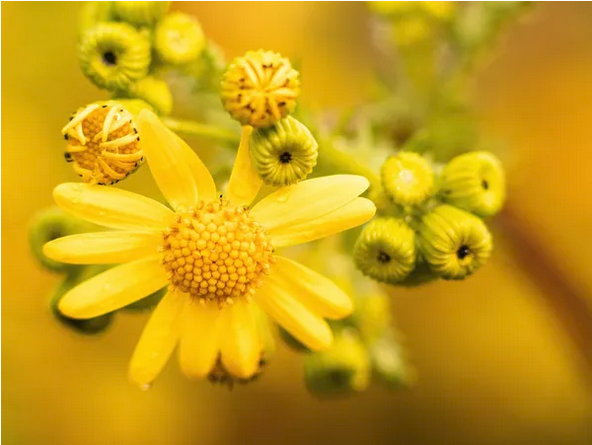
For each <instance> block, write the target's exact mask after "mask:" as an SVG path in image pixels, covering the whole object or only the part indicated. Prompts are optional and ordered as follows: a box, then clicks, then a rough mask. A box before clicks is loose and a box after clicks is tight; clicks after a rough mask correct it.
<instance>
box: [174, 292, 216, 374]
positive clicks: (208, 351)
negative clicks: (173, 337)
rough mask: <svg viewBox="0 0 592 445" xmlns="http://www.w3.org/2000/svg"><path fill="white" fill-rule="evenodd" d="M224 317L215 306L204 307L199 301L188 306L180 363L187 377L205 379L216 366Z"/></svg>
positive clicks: (189, 303)
mask: <svg viewBox="0 0 592 445" xmlns="http://www.w3.org/2000/svg"><path fill="white" fill-rule="evenodd" d="M220 313H221V311H220V309H218V306H217V305H215V304H213V303H212V304H206V305H205V306H201V305H199V304H198V303H197V302H196V301H189V302H188V304H187V306H186V309H185V314H184V317H183V318H184V323H183V332H182V334H181V344H180V347H179V362H180V364H181V369H182V370H183V373H184V374H185V375H186V376H187V377H190V378H203V377H205V376H206V375H208V374H209V372H210V371H211V370H212V368H213V366H214V365H215V363H216V359H217V357H218V350H219V346H218V324H219V319H220Z"/></svg>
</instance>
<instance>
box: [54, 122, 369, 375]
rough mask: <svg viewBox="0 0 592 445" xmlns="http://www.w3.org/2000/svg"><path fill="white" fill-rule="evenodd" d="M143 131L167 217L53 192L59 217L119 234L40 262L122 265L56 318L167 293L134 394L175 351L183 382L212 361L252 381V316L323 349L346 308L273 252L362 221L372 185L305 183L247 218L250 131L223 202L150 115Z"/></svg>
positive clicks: (70, 297) (87, 190)
mask: <svg viewBox="0 0 592 445" xmlns="http://www.w3.org/2000/svg"><path fill="white" fill-rule="evenodd" d="M138 125H139V131H140V134H141V137H142V144H143V149H144V153H145V155H146V158H147V161H148V165H149V167H150V169H151V171H152V174H153V176H154V178H155V180H156V182H157V184H158V186H159V188H160V190H161V191H162V193H163V195H164V196H165V197H166V199H167V200H168V202H169V204H170V205H171V207H172V209H173V210H171V209H169V208H168V207H166V206H164V205H162V204H160V203H158V202H156V201H153V200H151V199H149V198H146V197H144V196H141V195H138V194H135V193H131V192H127V191H124V190H119V189H114V188H110V187H98V186H94V185H90V184H74V183H67V184H62V185H59V186H58V187H57V188H56V189H55V191H54V198H55V200H56V203H57V204H58V205H59V206H60V207H62V208H64V209H66V210H68V211H70V212H72V213H74V214H76V215H78V216H80V217H82V218H84V219H86V220H89V221H92V222H95V223H97V224H100V225H103V226H106V227H109V228H112V229H116V231H106V232H100V233H88V234H82V235H75V236H71V237H65V238H60V239H58V240H54V241H52V242H50V243H48V244H47V245H46V246H45V249H44V253H45V254H46V255H48V256H49V257H51V258H53V259H55V260H58V261H62V262H69V263H77V264H88V263H92V264H96V263H105V264H113V263H125V264H122V265H120V266H116V267H113V268H112V269H110V270H108V271H107V272H104V273H102V274H100V275H97V276H96V277H94V278H92V279H90V280H88V281H86V282H84V283H82V284H80V285H79V286H77V287H75V288H73V289H72V290H71V291H69V292H68V293H67V294H66V295H64V297H63V298H62V300H61V301H60V306H59V308H60V310H61V311H62V312H63V313H64V314H65V315H67V316H69V317H72V318H90V317H96V316H97V315H100V314H104V313H107V312H110V311H113V310H116V309H119V308H121V307H124V306H126V305H128V304H130V303H132V302H134V301H137V300H139V299H140V298H142V297H145V296H146V295H148V294H150V293H151V292H154V291H156V290H158V289H160V288H162V287H163V286H166V285H169V291H168V293H167V294H166V295H165V296H164V298H163V299H162V300H161V302H160V303H159V305H158V306H157V308H156V309H155V311H154V313H153V314H152V316H151V318H150V320H149V322H148V324H147V326H146V328H145V330H144V333H143V334H142V337H141V339H140V341H139V343H138V346H137V348H136V351H135V352H134V355H133V357H132V361H131V365H130V376H131V379H132V380H133V381H134V382H136V383H138V384H139V385H141V386H147V385H149V384H150V383H151V382H152V381H153V380H154V379H155V378H156V376H157V375H158V374H159V372H160V370H161V369H162V367H163V366H164V365H165V363H166V362H167V360H168V358H169V357H170V355H171V353H172V351H173V349H174V348H175V345H176V344H177V343H178V342H180V348H179V349H180V363H181V368H182V369H183V371H184V372H185V374H187V375H188V376H190V377H205V376H207V375H208V374H209V373H210V372H211V371H212V369H213V368H214V366H215V365H216V363H217V362H218V359H219V360H220V362H221V363H222V365H223V366H224V368H225V369H226V370H227V371H228V372H229V373H231V374H232V375H234V376H235V377H238V378H243V379H248V378H250V377H252V376H253V375H254V374H255V373H256V372H257V370H258V367H259V360H260V355H261V350H262V340H261V335H260V333H259V329H258V322H257V318H256V315H255V314H254V312H255V309H256V306H257V307H259V308H261V309H262V310H263V311H265V312H266V313H267V314H268V315H269V316H271V318H273V319H274V320H275V321H276V322H278V323H279V324H280V325H281V326H283V327H284V328H285V329H286V330H287V331H288V332H290V334H292V335H293V336H294V337H295V338H297V339H298V340H299V341H301V342H302V343H304V344H306V345H307V346H308V347H309V348H310V349H312V350H323V349H327V348H329V347H330V346H331V343H332V339H333V336H332V333H331V329H330V328H329V325H328V324H327V322H326V321H325V320H324V318H329V319H338V318H343V317H345V316H347V315H348V314H350V313H351V311H352V302H351V300H350V299H349V297H348V296H347V295H346V294H344V293H343V292H342V291H341V290H340V289H339V288H338V287H337V286H336V285H335V284H333V283H332V282H331V281H330V280H328V279H327V278H325V277H323V276H322V275H319V274H317V273H316V272H313V271H312V270H310V269H308V268H306V267H304V266H302V265H300V264H298V263H296V262H294V261H291V260H289V259H287V258H284V257H282V256H279V255H278V254H277V253H276V250H275V249H277V248H280V247H284V246H290V245H295V244H300V243H304V242H308V241H312V240H315V239H319V238H323V237H326V236H329V235H332V234H335V233H338V232H341V231H343V230H347V229H350V228H352V227H355V226H358V225H359V224H362V223H364V222H366V221H367V220H369V219H370V218H371V217H372V216H373V215H374V212H375V210H376V209H375V207H374V204H372V202H371V201H369V200H367V199H365V198H359V197H358V196H359V195H360V194H361V193H363V192H364V190H366V188H367V187H368V185H369V184H368V181H367V180H366V179H365V178H363V177H360V176H352V175H336V176H329V177H324V178H317V179H311V180H307V181H302V182H300V183H298V184H297V185H294V186H291V187H287V188H283V189H280V190H278V191H276V192H273V193H271V194H270V195H268V196H266V197H265V198H263V199H261V200H260V201H259V202H258V203H257V204H255V205H254V206H253V207H252V208H249V207H248V205H250V204H251V202H252V201H253V200H254V198H255V197H256V196H257V194H258V193H259V190H260V188H261V184H262V182H261V180H260V179H259V177H258V176H257V174H256V173H255V172H254V171H253V169H252V166H251V164H250V155H249V149H248V141H249V132H248V131H244V132H243V137H242V139H241V144H240V146H239V150H238V154H237V159H236V161H235V166H234V169H233V171H232V174H231V176H230V181H229V185H228V188H227V191H226V194H225V196H224V197H223V198H221V197H220V195H219V194H218V192H217V190H216V185H215V183H214V180H213V179H212V176H211V175H210V173H209V172H208V170H207V168H206V167H205V166H204V164H203V163H202V162H201V160H200V159H199V158H198V156H197V155H196V154H195V153H194V152H193V151H192V150H191V148H190V147H189V146H188V145H187V144H185V143H184V142H183V141H182V140H181V139H180V138H178V137H177V136H176V135H175V134H174V133H172V132H171V131H169V130H168V129H167V128H166V127H165V126H164V125H163V124H162V122H161V121H160V120H159V119H158V118H157V117H156V115H154V113H152V112H150V111H142V112H141V113H140V116H139V119H138Z"/></svg>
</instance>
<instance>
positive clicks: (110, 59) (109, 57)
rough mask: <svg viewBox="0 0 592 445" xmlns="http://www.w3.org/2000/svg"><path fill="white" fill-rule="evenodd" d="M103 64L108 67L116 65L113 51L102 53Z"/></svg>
mask: <svg viewBox="0 0 592 445" xmlns="http://www.w3.org/2000/svg"><path fill="white" fill-rule="evenodd" d="M103 63H104V64H105V65H110V66H113V65H115V64H117V55H116V54H115V53H114V52H113V51H105V52H104V53H103Z"/></svg>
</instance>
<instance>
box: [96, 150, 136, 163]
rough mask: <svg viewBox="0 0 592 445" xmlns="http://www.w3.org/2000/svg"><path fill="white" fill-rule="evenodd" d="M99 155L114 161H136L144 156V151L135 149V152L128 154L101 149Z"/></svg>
mask: <svg viewBox="0 0 592 445" xmlns="http://www.w3.org/2000/svg"><path fill="white" fill-rule="evenodd" d="M101 155H102V156H103V157H104V158H105V159H112V160H114V161H122V162H136V161H139V160H141V159H142V158H143V157H144V152H143V151H142V150H140V151H137V152H135V153H129V154H121V153H111V152H110V151H107V150H105V151H103V152H102V153H101Z"/></svg>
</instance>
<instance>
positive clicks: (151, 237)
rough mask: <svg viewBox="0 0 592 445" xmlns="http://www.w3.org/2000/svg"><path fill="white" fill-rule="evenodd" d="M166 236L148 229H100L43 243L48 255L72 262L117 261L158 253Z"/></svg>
mask: <svg viewBox="0 0 592 445" xmlns="http://www.w3.org/2000/svg"><path fill="white" fill-rule="evenodd" d="M161 241H162V237H161V236H160V235H159V234H157V233H146V232H97V233H83V234H80V235H71V236H64V237H62V238H58V239H55V240H53V241H50V242H48V243H46V244H45V245H44V246H43V253H44V254H45V256H47V257H49V258H51V259H53V260H56V261H61V262H62V263H70V264H116V263H126V262H128V261H132V260H137V259H140V258H145V257H147V256H151V255H154V254H155V253H156V248H157V246H158V244H159V243H160V242H161Z"/></svg>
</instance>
